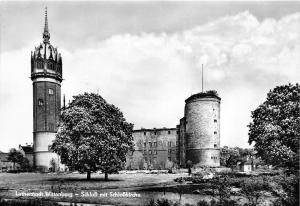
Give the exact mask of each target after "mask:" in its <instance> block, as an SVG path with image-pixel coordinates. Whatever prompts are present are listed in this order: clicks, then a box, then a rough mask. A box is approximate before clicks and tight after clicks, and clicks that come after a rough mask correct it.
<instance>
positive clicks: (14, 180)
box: [0, 173, 203, 205]
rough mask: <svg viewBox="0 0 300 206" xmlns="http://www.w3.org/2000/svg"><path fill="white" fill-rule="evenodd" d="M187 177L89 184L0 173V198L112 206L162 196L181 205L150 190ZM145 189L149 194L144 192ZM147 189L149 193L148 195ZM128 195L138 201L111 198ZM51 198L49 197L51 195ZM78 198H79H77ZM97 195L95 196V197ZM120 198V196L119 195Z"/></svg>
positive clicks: (120, 178)
mask: <svg viewBox="0 0 300 206" xmlns="http://www.w3.org/2000/svg"><path fill="white" fill-rule="evenodd" d="M182 176H187V175H186V174H141V173H137V174H113V175H110V176H109V181H107V182H105V181H104V176H103V174H92V179H91V180H89V181H88V180H86V175H85V174H60V175H57V174H40V173H20V174H11V173H0V197H4V198H11V199H16V198H17V199H30V198H41V199H43V200H51V201H60V202H80V203H100V204H112V205H145V204H146V203H147V202H149V200H150V199H152V198H155V199H156V198H161V197H163V196H165V197H167V198H168V199H172V200H174V201H178V198H179V195H178V194H176V193H170V192H167V193H165V194H164V193H163V192H162V191H160V192H156V191H149V188H151V187H168V186H170V185H172V184H173V185H174V184H175V182H174V181H173V180H174V179H175V178H177V177H182ZM144 189H146V190H144ZM147 189H148V191H147ZM22 192H23V193H40V192H42V193H43V194H45V192H53V193H57V194H58V193H60V194H63V195H66V194H73V195H72V197H71V196H67V197H61V196H45V195H44V196H38V197H32V196H29V197H27V196H26V197H25V196H22V197H21V196H18V195H20V194H22ZM115 192H118V194H120V193H123V192H127V193H131V194H134V195H135V194H136V195H138V196H139V197H120V196H119V197H118V196H116V197H115V196H111V194H112V195H114V194H116V193H115ZM48 194H49V193H48ZM76 194H77V195H76ZM95 194H96V195H95ZM118 194H117V195H118ZM202 198H203V197H201V196H199V195H198V196H197V198H196V199H195V195H193V194H186V195H184V196H183V197H182V201H183V202H192V203H195V202H197V201H198V200H199V199H202Z"/></svg>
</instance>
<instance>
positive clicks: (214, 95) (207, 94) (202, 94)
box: [185, 90, 221, 102]
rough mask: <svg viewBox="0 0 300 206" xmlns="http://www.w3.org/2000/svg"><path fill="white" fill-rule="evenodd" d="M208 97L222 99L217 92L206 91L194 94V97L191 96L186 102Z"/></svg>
mask: <svg viewBox="0 0 300 206" xmlns="http://www.w3.org/2000/svg"><path fill="white" fill-rule="evenodd" d="M206 97H210V98H216V99H218V100H221V98H220V97H219V96H218V93H217V91H214V90H210V91H206V92H199V93H197V94H193V95H192V96H190V97H189V98H187V99H186V100H185V102H189V101H191V100H194V99H199V98H206Z"/></svg>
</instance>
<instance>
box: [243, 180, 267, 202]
mask: <svg viewBox="0 0 300 206" xmlns="http://www.w3.org/2000/svg"><path fill="white" fill-rule="evenodd" d="M269 188H270V187H269V184H268V182H266V181H265V179H264V178H263V177H255V178H254V177H251V178H246V179H245V180H244V181H243V183H242V185H241V194H242V195H244V196H245V197H246V198H247V199H248V200H249V203H250V205H257V204H258V202H259V199H260V197H261V196H262V195H263V191H268V190H269Z"/></svg>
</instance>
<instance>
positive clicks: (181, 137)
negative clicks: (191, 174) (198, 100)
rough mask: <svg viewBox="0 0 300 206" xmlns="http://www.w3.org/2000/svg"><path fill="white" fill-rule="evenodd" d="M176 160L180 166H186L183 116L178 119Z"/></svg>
mask: <svg viewBox="0 0 300 206" xmlns="http://www.w3.org/2000/svg"><path fill="white" fill-rule="evenodd" d="M178 129H179V131H178V160H179V165H180V167H185V166H186V139H185V118H184V117H183V118H181V119H180V124H179V127H178Z"/></svg>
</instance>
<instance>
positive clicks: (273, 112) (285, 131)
mask: <svg viewBox="0 0 300 206" xmlns="http://www.w3.org/2000/svg"><path fill="white" fill-rule="evenodd" d="M252 119H253V121H252V122H251V123H250V124H249V144H252V143H254V147H255V150H256V151H257V155H258V156H260V157H261V158H262V159H263V160H264V161H265V162H266V163H267V164H271V165H274V166H280V167H286V168H288V169H293V168H294V169H296V170H297V169H298V168H299V164H298V162H297V157H298V155H299V140H300V86H299V84H296V85H293V84H288V85H283V86H277V87H275V88H274V89H273V90H271V91H270V92H269V93H268V94H267V100H266V101H265V102H264V103H263V104H261V105H260V106H259V107H258V108H257V109H256V110H254V111H253V112H252ZM297 153H298V154H297Z"/></svg>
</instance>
